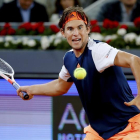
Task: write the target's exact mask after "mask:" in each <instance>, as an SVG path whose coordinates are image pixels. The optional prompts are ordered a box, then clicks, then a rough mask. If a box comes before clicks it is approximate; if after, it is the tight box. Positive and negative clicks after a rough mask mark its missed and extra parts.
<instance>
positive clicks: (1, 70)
mask: <svg viewBox="0 0 140 140" xmlns="http://www.w3.org/2000/svg"><path fill="white" fill-rule="evenodd" d="M0 76H1V77H3V78H4V79H5V80H7V81H8V82H9V83H10V84H12V85H13V87H14V88H15V89H18V88H19V87H20V86H19V84H18V83H16V81H15V79H14V70H13V68H12V67H11V66H10V65H9V64H8V63H7V62H5V61H4V60H3V59H1V58H0ZM22 93H23V97H24V99H28V98H29V95H28V94H27V93H26V92H22Z"/></svg>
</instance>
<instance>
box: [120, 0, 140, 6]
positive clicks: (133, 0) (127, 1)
mask: <svg viewBox="0 0 140 140" xmlns="http://www.w3.org/2000/svg"><path fill="white" fill-rule="evenodd" d="M120 1H121V2H122V3H123V4H124V5H126V6H133V5H134V4H135V3H136V1H137V0H120Z"/></svg>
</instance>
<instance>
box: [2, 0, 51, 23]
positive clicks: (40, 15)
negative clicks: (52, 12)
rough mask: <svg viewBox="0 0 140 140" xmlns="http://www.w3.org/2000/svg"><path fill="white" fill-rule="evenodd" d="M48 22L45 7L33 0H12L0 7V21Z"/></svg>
mask: <svg viewBox="0 0 140 140" xmlns="http://www.w3.org/2000/svg"><path fill="white" fill-rule="evenodd" d="M41 21H42V22H48V21H49V19H48V14H47V11H46V8H45V7H44V6H43V5H41V4H39V3H37V2H35V1H34V0H14V1H12V2H9V3H4V4H3V6H2V7H1V8H0V22H41Z"/></svg>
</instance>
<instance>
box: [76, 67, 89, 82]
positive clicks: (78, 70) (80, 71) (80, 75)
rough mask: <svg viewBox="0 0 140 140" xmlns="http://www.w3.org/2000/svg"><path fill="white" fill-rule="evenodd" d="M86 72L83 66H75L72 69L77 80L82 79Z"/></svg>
mask: <svg viewBox="0 0 140 140" xmlns="http://www.w3.org/2000/svg"><path fill="white" fill-rule="evenodd" d="M86 75H87V72H86V70H85V69H84V68H76V69H75V70H74V77H75V78H76V79H78V80H82V79H84V78H85V77H86Z"/></svg>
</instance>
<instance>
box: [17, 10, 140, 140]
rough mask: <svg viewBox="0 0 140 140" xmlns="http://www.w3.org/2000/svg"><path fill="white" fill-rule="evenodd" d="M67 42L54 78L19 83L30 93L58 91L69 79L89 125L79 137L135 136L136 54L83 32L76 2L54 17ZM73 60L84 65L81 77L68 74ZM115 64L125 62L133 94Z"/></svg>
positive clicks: (138, 129) (137, 139) (139, 110)
mask: <svg viewBox="0 0 140 140" xmlns="http://www.w3.org/2000/svg"><path fill="white" fill-rule="evenodd" d="M59 27H60V28H61V33H62V35H63V36H64V37H65V38H66V39H67V41H68V43H69V44H70V46H71V47H72V50H70V51H68V52H67V53H66V54H65V56H64V65H63V67H62V69H61V71H60V73H59V78H58V79H56V80H54V81H52V82H50V83H47V84H41V85H32V86H24V87H20V88H19V89H18V90H17V93H18V95H19V96H20V97H21V98H22V99H23V95H22V93H21V91H24V92H27V93H28V94H29V97H30V98H29V99H31V98H32V97H33V95H47V96H58V95H62V94H65V93H67V91H68V90H69V89H70V87H71V85H72V84H73V83H74V84H75V85H76V87H77V90H78V93H79V96H80V99H81V102H82V105H83V107H84V109H85V112H86V114H87V117H88V120H89V123H90V125H89V126H87V127H86V128H85V129H84V133H86V137H85V140H103V139H106V140H140V58H139V57H137V56H135V55H133V54H129V53H126V52H123V51H120V50H117V49H116V48H113V47H111V46H110V45H108V44H106V43H103V42H100V41H95V40H92V39H90V38H89V33H90V26H89V22H88V18H87V16H86V15H85V13H84V12H83V10H82V8H80V7H69V8H67V9H65V11H64V12H63V15H62V17H61V19H60V22H59ZM77 65H80V66H81V67H83V68H85V69H86V71H87V76H86V78H85V79H84V80H77V79H76V78H74V75H73V72H74V70H75V68H76V67H77ZM121 67H130V68H131V70H132V72H133V75H134V77H135V80H136V82H137V87H138V95H137V96H136V97H135V98H134V97H133V95H132V92H131V89H130V87H129V85H128V83H127V80H126V78H125V76H124V74H123V72H122V70H121Z"/></svg>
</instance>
